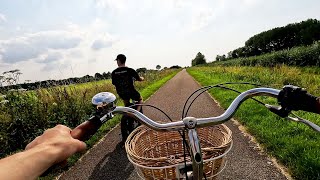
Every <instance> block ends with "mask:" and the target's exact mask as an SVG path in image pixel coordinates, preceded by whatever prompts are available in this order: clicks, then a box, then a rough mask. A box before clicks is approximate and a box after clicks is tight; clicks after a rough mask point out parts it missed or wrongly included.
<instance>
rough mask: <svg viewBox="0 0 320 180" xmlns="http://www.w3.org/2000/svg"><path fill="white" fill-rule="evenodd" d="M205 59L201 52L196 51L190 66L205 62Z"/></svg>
mask: <svg viewBox="0 0 320 180" xmlns="http://www.w3.org/2000/svg"><path fill="white" fill-rule="evenodd" d="M206 63H207V62H206V59H205V57H204V55H203V54H201V52H198V54H197V56H196V57H195V58H194V59H193V60H192V62H191V65H192V66H196V65H199V64H206Z"/></svg>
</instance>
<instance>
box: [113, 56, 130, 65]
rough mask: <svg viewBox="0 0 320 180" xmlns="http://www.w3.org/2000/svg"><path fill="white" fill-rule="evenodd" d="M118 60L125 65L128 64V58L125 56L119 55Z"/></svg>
mask: <svg viewBox="0 0 320 180" xmlns="http://www.w3.org/2000/svg"><path fill="white" fill-rule="evenodd" d="M116 60H117V61H119V62H120V63H121V64H124V63H126V60H127V58H126V56H125V55H123V54H118V56H117V58H116Z"/></svg>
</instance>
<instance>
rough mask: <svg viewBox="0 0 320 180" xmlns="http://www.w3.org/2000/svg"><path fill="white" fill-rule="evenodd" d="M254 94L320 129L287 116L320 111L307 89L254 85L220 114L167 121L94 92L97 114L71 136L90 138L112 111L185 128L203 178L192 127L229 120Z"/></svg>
mask: <svg viewBox="0 0 320 180" xmlns="http://www.w3.org/2000/svg"><path fill="white" fill-rule="evenodd" d="M254 96H270V97H274V98H277V99H278V103H279V104H280V105H281V106H280V107H278V106H272V105H268V104H265V106H266V107H267V108H268V109H269V110H270V111H271V112H273V113H275V114H277V115H279V116H281V117H287V118H288V119H290V120H293V121H297V122H301V123H304V124H306V125H308V126H310V127H311V128H313V129H314V130H315V131H318V132H320V127H319V126H318V125H316V124H314V123H312V122H310V121H308V120H305V119H302V118H300V117H298V116H296V117H289V116H288V115H289V113H290V112H291V110H304V111H310V112H315V113H320V102H317V101H318V99H317V98H316V97H315V96H312V95H310V94H308V93H306V91H304V90H303V89H301V88H300V89H299V88H297V87H295V86H285V87H284V88H283V89H282V90H281V91H280V90H278V89H273V88H254V89H250V90H247V91H245V92H243V93H241V94H240V95H238V96H237V97H236V98H235V99H234V100H233V102H232V103H231V104H230V106H229V107H228V109H227V110H226V111H225V112H224V113H223V114H221V115H220V116H216V117H209V118H194V117H185V118H184V119H182V120H180V121H174V122H169V123H158V122H155V121H153V120H152V119H150V118H148V117H147V116H145V115H144V114H142V113H140V112H139V111H137V110H135V109H132V108H129V107H121V106H118V107H117V106H115V100H116V98H115V96H114V95H113V94H112V93H108V92H103V93H99V94H97V95H95V96H94V97H93V98H92V103H93V104H94V105H97V112H98V113H97V114H96V115H95V116H93V117H91V118H90V119H89V120H88V121H86V122H84V123H82V124H81V125H79V126H78V127H76V128H75V129H74V130H72V132H71V135H72V137H74V138H77V139H80V140H87V139H89V138H90V137H91V136H92V135H93V134H94V133H95V132H96V131H97V130H98V129H99V128H100V126H101V125H102V124H103V123H104V122H105V121H107V120H108V119H111V118H112V117H113V113H124V114H127V115H128V116H131V117H133V118H135V119H137V120H139V121H140V122H141V123H143V124H145V125H146V126H148V127H150V128H152V129H154V130H156V131H178V130H185V129H187V130H188V136H189V141H190V144H189V146H190V151H191V154H190V156H191V159H192V162H193V164H192V167H193V177H195V179H202V173H203V170H202V167H203V166H202V165H203V159H202V156H201V154H202V153H201V148H200V143H199V141H198V136H197V132H196V130H195V129H196V128H199V127H206V126H212V125H217V124H222V123H224V122H226V121H228V120H229V119H231V118H232V116H233V115H234V113H235V112H236V111H237V109H238V108H239V106H240V105H241V103H242V102H244V101H245V100H246V99H248V98H251V97H254ZM301 101H302V102H301ZM299 102H300V103H299ZM309 106H312V107H309Z"/></svg>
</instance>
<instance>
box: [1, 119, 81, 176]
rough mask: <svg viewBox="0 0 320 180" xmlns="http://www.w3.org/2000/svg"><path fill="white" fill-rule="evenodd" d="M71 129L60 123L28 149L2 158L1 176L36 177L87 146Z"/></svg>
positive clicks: (34, 141)
mask: <svg viewBox="0 0 320 180" xmlns="http://www.w3.org/2000/svg"><path fill="white" fill-rule="evenodd" d="M70 131H71V129H70V128H68V127H66V126H62V125H58V126H56V127H54V128H52V129H48V130H46V131H45V132H44V134H43V135H41V136H39V137H37V138H36V139H34V140H33V141H32V142H31V143H29V144H28V145H27V147H26V150H25V151H23V152H20V153H17V154H14V155H12V156H9V157H7V158H4V159H2V160H0V177H1V178H4V179H36V178H37V177H38V176H40V175H41V174H42V173H43V172H44V171H46V170H47V169H48V168H49V167H51V166H52V165H54V164H56V163H59V162H62V161H64V160H65V159H67V158H68V157H69V156H71V155H72V154H74V153H76V152H79V151H83V150H84V149H85V148H86V145H85V143H84V142H82V141H79V140H76V139H74V138H72V137H71V134H70Z"/></svg>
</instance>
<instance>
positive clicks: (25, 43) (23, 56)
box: [0, 31, 82, 63]
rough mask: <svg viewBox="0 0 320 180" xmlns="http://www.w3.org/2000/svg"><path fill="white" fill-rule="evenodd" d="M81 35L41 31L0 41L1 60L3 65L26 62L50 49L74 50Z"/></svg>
mask: <svg viewBox="0 0 320 180" xmlns="http://www.w3.org/2000/svg"><path fill="white" fill-rule="evenodd" d="M81 38H82V37H81V35H80V34H75V33H73V32H68V31H42V32H38V33H32V34H25V35H24V36H20V37H15V38H12V39H9V40H2V41H0V49H1V51H0V55H1V60H2V61H3V62H5V63H17V62H20V61H28V60H31V59H34V58H37V57H39V56H40V55H42V54H46V53H47V52H48V51H49V50H50V49H55V50H65V49H70V48H75V47H77V46H78V45H79V43H80V42H81V40H82V39H81Z"/></svg>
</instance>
